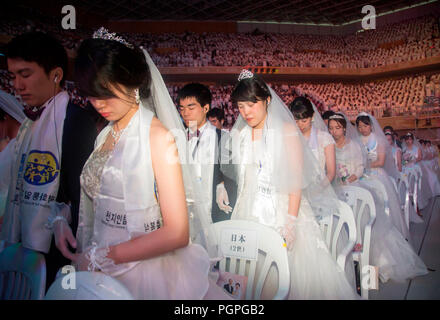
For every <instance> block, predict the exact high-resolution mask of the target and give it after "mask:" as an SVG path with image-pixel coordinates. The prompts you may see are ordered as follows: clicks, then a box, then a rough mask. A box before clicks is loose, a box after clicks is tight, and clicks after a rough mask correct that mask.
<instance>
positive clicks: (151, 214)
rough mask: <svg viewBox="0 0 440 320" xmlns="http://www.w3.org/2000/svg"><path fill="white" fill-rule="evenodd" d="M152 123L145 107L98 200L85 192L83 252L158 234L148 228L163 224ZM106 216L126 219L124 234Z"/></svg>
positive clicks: (115, 155)
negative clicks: (158, 193)
mask: <svg viewBox="0 0 440 320" xmlns="http://www.w3.org/2000/svg"><path fill="white" fill-rule="evenodd" d="M152 119H153V113H152V112H151V111H149V110H147V109H146V108H144V107H142V105H141V106H140V108H139V111H138V112H136V113H135V115H134V116H133V118H132V119H131V120H130V123H129V124H128V126H127V129H126V131H125V132H124V133H123V134H122V136H121V138H120V140H119V142H118V143H117V144H116V146H115V149H114V150H113V152H112V154H111V156H110V157H109V159H108V160H107V162H106V164H105V166H104V168H103V171H102V177H101V185H100V188H99V192H98V195H97V196H96V198H95V199H93V201H92V200H90V199H89V198H88V197H87V196H86V194H85V192H84V190H81V203H80V208H79V225H78V232H77V240H78V249H79V252H83V251H85V249H86V248H87V247H89V246H91V245H92V242H96V244H97V245H98V246H99V247H103V246H108V245H114V244H116V243H120V242H124V241H128V240H129V239H132V238H135V237H137V236H139V235H142V234H145V233H148V232H151V231H154V230H152V229H151V228H149V227H148V225H149V223H151V222H153V221H158V220H161V218H162V215H161V213H160V208H159V204H158V201H157V199H156V197H155V188H154V181H155V180H154V173H153V167H152V161H151V153H150V126H151V121H152ZM111 126H112V123H110V124H109V125H108V126H107V127H106V128H104V129H103V130H102V132H101V133H100V134H99V136H98V138H97V140H96V143H95V150H96V149H99V148H100V147H101V146H102V144H103V143H104V142H105V139H106V137H107V135H108V133H109V131H110V130H111ZM88 161H90V158H89V160H88ZM88 161H87V162H88ZM86 165H87V163H86ZM86 165H85V166H86ZM116 185H119V186H120V185H122V188H119V189H122V190H123V191H122V195H118V194H115V192H114V190H117V189H118V188H116V187H115V186H116ZM121 196H122V198H121ZM106 212H111V213H112V214H114V216H115V217H119V216H122V217H123V221H124V224H123V225H124V228H123V230H122V231H121V230H119V231H115V233H114V234H111V230H110V229H109V227H108V225H109V224H108V223H106V222H105V221H104V222H103V221H102V219H100V218H99V217H102V216H103V213H104V214H105V213H106ZM96 217H98V218H96ZM150 226H151V225H150ZM156 228H157V225H156ZM133 265H134V264H130V266H127V265H125V266H120V268H118V269H119V270H114V271H115V272H117V271H118V272H121V271H126V270H127V268H131V267H132V266H133Z"/></svg>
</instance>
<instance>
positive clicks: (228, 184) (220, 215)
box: [211, 129, 237, 223]
mask: <svg viewBox="0 0 440 320" xmlns="http://www.w3.org/2000/svg"><path fill="white" fill-rule="evenodd" d="M216 132H217V148H216V159H217V163H216V164H214V176H213V179H212V206H211V217H212V222H214V223H215V222H219V221H223V220H229V219H231V214H232V212H231V213H225V212H224V211H222V210H220V208H219V206H218V204H217V201H216V187H217V185H218V184H219V183H220V182H222V181H224V184H225V188H226V191H227V192H228V198H229V206H231V207H232V209H234V206H235V202H236V201H237V184H236V183H235V181H234V180H232V179H230V178H228V177H227V176H226V175H224V174H223V173H222V171H221V170H220V158H221V154H222V150H221V148H222V146H221V143H220V139H221V133H222V131H221V130H220V129H216Z"/></svg>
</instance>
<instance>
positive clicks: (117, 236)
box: [77, 106, 226, 300]
mask: <svg viewBox="0 0 440 320" xmlns="http://www.w3.org/2000/svg"><path fill="white" fill-rule="evenodd" d="M152 118H153V113H152V112H151V111H149V110H147V109H146V108H143V107H142V106H141V107H140V108H139V110H138V112H136V114H135V115H134V116H133V117H132V119H131V120H130V123H129V124H128V126H127V129H126V130H125V131H124V133H123V134H122V136H121V138H120V140H119V142H118V143H117V144H116V146H115V148H114V150H113V151H112V153H111V154H110V156H109V157H108V160H107V161H106V163H105V164H104V168H103V169H102V175H101V177H100V186H99V188H98V192H97V193H96V194H95V196H94V197H90V195H91V194H93V193H90V190H86V189H85V185H86V183H85V182H86V181H85V178H86V177H85V174H84V172H85V171H87V170H88V168H89V167H90V166H91V163H90V161H93V159H94V156H95V155H96V154H95V152H98V150H99V149H100V148H101V146H102V144H103V143H104V141H105V139H106V137H107V135H108V134H109V131H110V129H111V125H112V124H109V126H107V127H106V128H105V129H104V130H103V131H102V132H101V133H100V135H99V136H98V138H97V141H96V147H95V151H94V154H92V155H91V157H90V158H89V160H88V161H87V162H86V164H85V166H84V170H83V174H82V175H81V184H82V190H81V203H80V220H79V226H78V233H77V239H78V250H79V252H83V251H84V250H86V249H87V248H88V247H89V246H90V245H92V244H96V245H97V246H98V247H107V246H109V245H116V244H119V243H122V242H126V241H128V240H130V239H133V238H136V237H139V236H142V235H145V234H148V233H150V232H154V231H156V230H157V229H159V228H160V227H162V224H163V222H162V215H161V212H160V207H159V203H158V200H157V198H156V193H155V187H154V173H153V168H152V162H151V153H150V125H151V121H152ZM89 189H90V188H89ZM87 191H89V192H87ZM209 271H210V260H209V256H208V254H207V252H206V250H205V249H204V248H203V247H202V246H200V245H197V244H190V245H188V246H186V247H184V248H180V249H176V250H173V251H171V252H167V253H165V254H162V255H160V256H157V257H154V258H151V259H147V260H142V261H134V262H130V263H122V264H118V265H115V266H114V268H112V269H111V270H108V271H107V272H108V274H109V275H111V276H113V277H115V278H116V279H118V280H120V281H121V282H122V283H123V284H124V285H125V286H126V287H127V288H128V290H129V291H130V292H131V294H132V295H133V297H134V298H135V299H179V300H181V299H202V298H204V297H206V296H207V295H208V296H210V297H211V298H216V299H226V294H224V293H223V292H222V291H221V288H218V287H217V286H215V284H214V283H213V281H212V280H210V279H209Z"/></svg>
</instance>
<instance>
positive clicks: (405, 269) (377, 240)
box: [334, 142, 428, 282]
mask: <svg viewBox="0 0 440 320" xmlns="http://www.w3.org/2000/svg"><path fill="white" fill-rule="evenodd" d="M351 143H354V142H351ZM346 146H349V147H348V148H345V147H344V148H341V149H339V148H336V165H337V166H340V167H344V168H345V169H346V173H344V175H346V176H347V175H348V176H350V175H352V174H356V175H358V173H359V172H360V171H361V169H362V170H363V166H362V162H363V159H362V153H361V152H353V151H355V150H356V149H357V148H356V146H355V145H353V144H348V145H346ZM375 178H376V177H375V176H374V175H372V176H371V177H369V178H365V177H361V179H360V180H357V181H355V182H353V183H351V184H350V185H354V186H359V187H361V188H366V189H367V190H369V191H370V192H371V194H372V196H373V198H374V202H375V206H376V220H375V222H374V224H373V227H372V230H371V241H370V245H371V247H370V264H371V265H373V266H377V267H379V277H380V280H381V281H382V282H386V281H388V280H390V279H391V280H393V281H397V282H404V281H406V280H408V279H412V278H414V277H416V276H420V275H425V274H427V273H428V271H427V269H426V266H425V264H424V263H423V261H422V260H421V259H420V258H419V257H418V256H417V254H416V253H415V252H414V250H413V249H412V248H411V246H410V245H409V243H408V242H407V241H406V240H405V239H404V238H403V236H402V234H401V233H400V232H399V231H398V230H397V229H396V228H395V227H394V225H393V224H392V222H391V219H390V217H389V216H388V215H387V214H386V213H385V208H384V206H383V200H382V197H381V196H380V194H379V192H380V191H379V192H378V191H377V190H375V189H374V188H372V187H371V184H369V183H368V181H369V180H371V179H375ZM342 184H346V183H342V181H341V179H337V180H336V179H335V181H334V185H335V186H336V188H337V187H338V185H342ZM341 200H344V199H341ZM358 232H359V230H358Z"/></svg>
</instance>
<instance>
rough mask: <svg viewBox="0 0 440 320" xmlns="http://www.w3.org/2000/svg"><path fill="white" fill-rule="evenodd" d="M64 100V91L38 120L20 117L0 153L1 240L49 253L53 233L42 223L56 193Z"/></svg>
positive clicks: (52, 101)
mask: <svg viewBox="0 0 440 320" xmlns="http://www.w3.org/2000/svg"><path fill="white" fill-rule="evenodd" d="M68 103H69V95H68V94H67V92H65V91H62V92H60V93H58V94H57V95H56V96H55V97H52V98H51V99H50V100H48V101H47V102H46V103H45V104H44V106H42V107H44V108H45V109H44V111H43V112H42V113H41V116H40V118H39V119H38V120H37V121H32V120H30V119H25V120H24V122H23V124H22V125H21V127H20V129H19V131H18V134H17V137H16V138H15V140H13V141H11V142H10V143H9V145H11V147H10V148H9V147H8V148H6V149H5V150H4V151H3V152H2V156H1V158H2V160H0V161H1V164H0V167H2V169H1V172H0V173H1V175H0V180H3V181H4V183H3V184H1V185H2V188H3V189H4V190H2V191H3V193H6V190H7V200H6V205H5V209H4V210H5V214H4V222H3V226H2V232H1V234H0V240H6V241H8V242H11V243H15V242H21V243H22V244H23V246H24V247H26V248H29V249H33V250H36V251H41V252H45V253H47V252H49V249H50V243H51V240H52V231H51V230H49V229H48V228H47V227H46V226H45V225H46V223H47V222H48V217H49V216H50V212H51V207H50V203H52V202H53V201H55V199H56V197H57V195H58V186H59V181H60V172H61V154H62V137H63V128H64V119H65V117H66V110H67V104H68ZM14 142H15V143H14ZM44 181H46V182H44ZM6 188H7V189H6Z"/></svg>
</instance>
